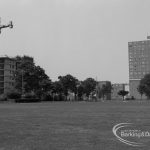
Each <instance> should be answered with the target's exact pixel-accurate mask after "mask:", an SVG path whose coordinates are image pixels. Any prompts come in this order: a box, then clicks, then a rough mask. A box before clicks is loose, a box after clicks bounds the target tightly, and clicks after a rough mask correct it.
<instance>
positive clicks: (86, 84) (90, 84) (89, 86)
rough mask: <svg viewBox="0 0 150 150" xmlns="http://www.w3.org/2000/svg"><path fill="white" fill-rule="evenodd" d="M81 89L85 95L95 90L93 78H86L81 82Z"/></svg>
mask: <svg viewBox="0 0 150 150" xmlns="http://www.w3.org/2000/svg"><path fill="white" fill-rule="evenodd" d="M82 86H83V89H84V90H83V91H84V93H85V94H86V96H87V97H89V95H90V94H91V93H92V92H93V91H94V90H95V88H96V81H95V80H94V79H93V78H87V79H86V80H84V81H83V82H82Z"/></svg>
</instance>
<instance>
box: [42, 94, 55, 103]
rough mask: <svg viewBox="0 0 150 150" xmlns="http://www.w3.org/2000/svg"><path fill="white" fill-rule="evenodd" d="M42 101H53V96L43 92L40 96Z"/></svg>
mask: <svg viewBox="0 0 150 150" xmlns="http://www.w3.org/2000/svg"><path fill="white" fill-rule="evenodd" d="M42 101H53V97H52V96H51V95H49V94H45V95H44V96H43V97H42Z"/></svg>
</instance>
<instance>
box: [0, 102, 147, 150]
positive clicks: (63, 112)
mask: <svg viewBox="0 0 150 150" xmlns="http://www.w3.org/2000/svg"><path fill="white" fill-rule="evenodd" d="M121 122H131V123H142V124H143V126H149V125H150V101H148V102H126V103H125V102H117V101H116V102H110V101H109V102H54V103H53V102H52V103H31V104H29V103H28V104H15V103H7V104H5V103H1V104H0V150H147V149H150V142H149V145H147V146H145V147H142V148H141V147H140V148H139V147H137V148H135V147H132V146H128V145H126V144H124V143H121V142H120V141H118V140H117V139H116V137H115V136H114V135H113V133H112V128H113V126H114V125H116V124H117V123H121Z"/></svg>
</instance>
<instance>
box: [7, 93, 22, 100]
mask: <svg viewBox="0 0 150 150" xmlns="http://www.w3.org/2000/svg"><path fill="white" fill-rule="evenodd" d="M7 97H8V98H9V99H18V98H21V94H20V93H18V92H10V93H7Z"/></svg>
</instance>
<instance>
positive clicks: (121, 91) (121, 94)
mask: <svg viewBox="0 0 150 150" xmlns="http://www.w3.org/2000/svg"><path fill="white" fill-rule="evenodd" d="M128 93H129V92H128V91H125V90H120V91H119V92H118V95H120V96H122V98H123V100H124V97H125V96H126V95H127V94H128Z"/></svg>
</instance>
